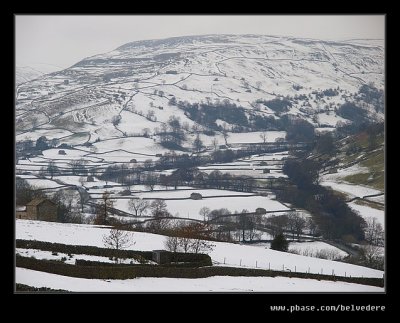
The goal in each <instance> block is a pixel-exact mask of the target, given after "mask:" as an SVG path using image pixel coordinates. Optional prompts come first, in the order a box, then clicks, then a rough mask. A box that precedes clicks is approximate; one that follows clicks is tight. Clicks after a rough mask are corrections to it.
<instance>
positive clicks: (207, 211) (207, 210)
mask: <svg viewBox="0 0 400 323" xmlns="http://www.w3.org/2000/svg"><path fill="white" fill-rule="evenodd" d="M210 212H211V210H210V208H208V207H207V206H203V207H202V208H201V209H200V211H199V214H200V215H201V216H203V221H204V222H206V217H208V215H209V214H210Z"/></svg>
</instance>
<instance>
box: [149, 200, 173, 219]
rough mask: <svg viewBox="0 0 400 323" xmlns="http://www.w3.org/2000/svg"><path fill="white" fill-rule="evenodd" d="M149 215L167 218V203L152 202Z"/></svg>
mask: <svg viewBox="0 0 400 323" xmlns="http://www.w3.org/2000/svg"><path fill="white" fill-rule="evenodd" d="M150 208H151V213H152V214H153V216H154V217H164V216H169V213H168V211H167V203H165V201H164V200H154V201H153V202H151V204H150Z"/></svg>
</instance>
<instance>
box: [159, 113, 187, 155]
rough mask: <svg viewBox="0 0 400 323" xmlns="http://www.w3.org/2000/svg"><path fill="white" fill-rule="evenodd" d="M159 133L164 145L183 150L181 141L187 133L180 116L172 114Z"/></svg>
mask: <svg viewBox="0 0 400 323" xmlns="http://www.w3.org/2000/svg"><path fill="white" fill-rule="evenodd" d="M158 135H159V136H160V142H161V144H162V145H163V146H164V147H167V148H169V149H179V150H182V147H181V143H182V141H183V140H185V133H184V132H183V129H182V124H181V121H180V118H179V117H175V116H170V117H169V119H168V122H167V123H166V124H165V123H163V124H162V125H161V130H160V131H159V132H158Z"/></svg>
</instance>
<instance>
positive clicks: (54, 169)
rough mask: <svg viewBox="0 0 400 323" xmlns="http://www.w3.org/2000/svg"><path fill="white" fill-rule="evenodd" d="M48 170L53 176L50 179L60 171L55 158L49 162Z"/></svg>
mask: <svg viewBox="0 0 400 323" xmlns="http://www.w3.org/2000/svg"><path fill="white" fill-rule="evenodd" d="M47 171H48V172H49V174H50V176H51V177H50V179H53V176H54V175H55V174H57V173H58V171H59V170H58V167H57V166H56V163H55V162H54V160H51V161H50V162H49V165H48V166H47Z"/></svg>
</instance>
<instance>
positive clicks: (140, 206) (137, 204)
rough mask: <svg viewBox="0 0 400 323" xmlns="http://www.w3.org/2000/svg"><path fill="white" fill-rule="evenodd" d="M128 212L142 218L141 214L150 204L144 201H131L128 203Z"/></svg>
mask: <svg viewBox="0 0 400 323" xmlns="http://www.w3.org/2000/svg"><path fill="white" fill-rule="evenodd" d="M128 205H129V210H131V211H132V212H135V216H142V215H143V213H145V212H146V210H147V209H148V208H149V207H150V204H149V202H148V201H146V200H142V199H132V200H129V202H128Z"/></svg>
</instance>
